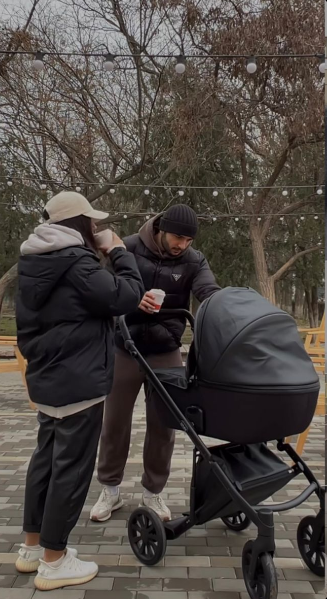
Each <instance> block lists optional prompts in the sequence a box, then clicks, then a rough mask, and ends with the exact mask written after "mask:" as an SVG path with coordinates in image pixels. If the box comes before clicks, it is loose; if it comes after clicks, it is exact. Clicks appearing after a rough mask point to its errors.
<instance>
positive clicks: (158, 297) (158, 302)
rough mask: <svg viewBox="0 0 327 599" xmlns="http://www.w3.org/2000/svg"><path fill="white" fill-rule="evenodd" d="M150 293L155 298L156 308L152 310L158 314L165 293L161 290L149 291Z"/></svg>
mask: <svg viewBox="0 0 327 599" xmlns="http://www.w3.org/2000/svg"><path fill="white" fill-rule="evenodd" d="M150 293H152V294H153V295H154V296H155V300H154V301H155V304H156V307H155V309H154V310H153V311H154V312H160V309H161V306H162V304H163V301H164V299H165V295H166V294H165V292H164V291H162V289H151V290H150Z"/></svg>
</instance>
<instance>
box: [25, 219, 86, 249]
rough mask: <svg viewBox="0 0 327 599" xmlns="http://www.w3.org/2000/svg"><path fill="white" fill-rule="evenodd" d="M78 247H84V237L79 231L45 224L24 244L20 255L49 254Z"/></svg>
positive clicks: (35, 230)
mask: <svg viewBox="0 0 327 599" xmlns="http://www.w3.org/2000/svg"><path fill="white" fill-rule="evenodd" d="M76 245H84V240H83V237H82V235H81V234H80V233H79V232H78V231H75V230H74V229H69V228H68V227H63V226H61V225H54V224H48V223H43V224H42V225H39V226H38V227H36V229H34V233H31V235H30V236H29V238H28V239H27V240H26V241H24V243H22V245H21V246H20V253H21V254H22V256H26V255H27V254H48V253H49V252H55V251H56V250H62V249H64V248H68V247H73V246H76Z"/></svg>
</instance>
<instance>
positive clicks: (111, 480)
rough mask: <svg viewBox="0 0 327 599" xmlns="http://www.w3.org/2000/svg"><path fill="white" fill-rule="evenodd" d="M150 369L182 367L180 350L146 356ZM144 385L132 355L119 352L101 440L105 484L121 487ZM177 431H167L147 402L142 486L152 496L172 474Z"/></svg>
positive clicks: (100, 467)
mask: <svg viewBox="0 0 327 599" xmlns="http://www.w3.org/2000/svg"><path fill="white" fill-rule="evenodd" d="M147 362H148V363H149V365H150V366H151V368H169V367H171V366H181V365H182V357H181V353H180V351H179V350H176V351H174V352H170V353H167V354H157V355H152V356H148V357H147ZM144 382H145V374H144V372H143V371H141V370H140V367H139V365H138V363H137V362H136V360H134V359H133V358H132V357H131V356H130V355H129V354H127V353H125V352H122V351H120V350H116V358H115V370H114V381H113V387H112V390H111V393H110V395H109V396H108V397H107V399H106V402H105V413H104V421H103V427H102V433H101V441H100V455H99V465H98V480H99V482H100V483H101V484H102V485H110V486H118V485H120V483H121V482H122V479H123V475H124V469H125V466H126V462H127V457H128V452H129V446H130V440H131V429H132V416H133V410H134V405H135V401H136V399H137V396H138V394H139V392H140V389H141V387H142V384H143V383H144ZM174 441H175V432H174V431H173V430H171V429H168V428H165V427H164V426H163V425H162V424H161V422H160V419H159V417H158V416H157V413H156V411H155V409H154V407H153V402H151V401H148V402H146V435H145V441H144V448H143V464H144V474H143V477H142V485H143V487H144V488H145V489H147V490H148V491H150V492H151V493H161V491H162V489H163V488H164V486H165V484H166V482H167V479H168V477H169V473H170V463H171V458H172V454H173V449H174Z"/></svg>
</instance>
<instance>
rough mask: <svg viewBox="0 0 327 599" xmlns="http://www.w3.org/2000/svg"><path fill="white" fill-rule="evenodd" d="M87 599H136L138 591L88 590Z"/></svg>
mask: <svg viewBox="0 0 327 599" xmlns="http://www.w3.org/2000/svg"><path fill="white" fill-rule="evenodd" d="M67 599H69V597H67ZM85 599H136V591H109V592H108V591H86V593H85Z"/></svg>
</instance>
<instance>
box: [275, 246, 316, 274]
mask: <svg viewBox="0 0 327 599" xmlns="http://www.w3.org/2000/svg"><path fill="white" fill-rule="evenodd" d="M321 247H322V246H321V245H315V246H314V247H312V248H308V249H307V250H303V251H302V252H297V254H295V255H294V256H292V258H290V259H289V260H288V261H287V262H285V264H283V266H281V268H280V269H279V270H277V272H275V274H274V275H271V277H270V278H271V280H272V281H273V282H274V283H276V281H279V279H281V277H282V276H283V275H284V274H285V273H286V272H287V271H288V270H289V269H290V268H291V266H293V264H295V262H296V261H297V260H299V258H302V256H306V254H311V252H316V251H317V250H321Z"/></svg>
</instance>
